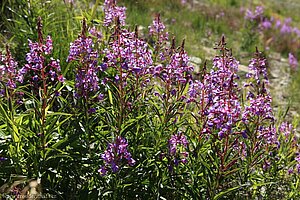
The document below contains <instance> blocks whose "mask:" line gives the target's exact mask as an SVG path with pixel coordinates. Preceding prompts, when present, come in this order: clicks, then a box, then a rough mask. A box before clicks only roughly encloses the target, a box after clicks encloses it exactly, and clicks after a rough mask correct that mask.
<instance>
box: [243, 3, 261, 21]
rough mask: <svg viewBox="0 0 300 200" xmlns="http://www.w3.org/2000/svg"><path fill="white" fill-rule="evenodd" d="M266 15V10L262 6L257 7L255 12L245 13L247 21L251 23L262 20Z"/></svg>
mask: <svg viewBox="0 0 300 200" xmlns="http://www.w3.org/2000/svg"><path fill="white" fill-rule="evenodd" d="M263 14H264V8H263V7H262V6H257V7H256V8H255V11H254V12H252V11H251V10H249V9H247V10H246V13H245V19H248V20H250V21H255V20H257V21H259V20H261V19H262V17H263Z"/></svg>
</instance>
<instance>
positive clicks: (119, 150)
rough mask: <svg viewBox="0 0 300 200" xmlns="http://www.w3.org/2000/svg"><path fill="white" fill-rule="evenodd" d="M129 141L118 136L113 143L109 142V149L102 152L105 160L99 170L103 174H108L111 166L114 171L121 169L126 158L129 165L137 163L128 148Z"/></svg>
mask: <svg viewBox="0 0 300 200" xmlns="http://www.w3.org/2000/svg"><path fill="white" fill-rule="evenodd" d="M127 146H128V143H127V141H126V140H125V139H124V138H122V137H121V136H117V137H116V139H115V141H114V142H113V143H109V144H108V147H107V149H106V150H105V151H104V153H103V154H101V158H102V159H103V160H104V161H105V165H104V166H102V167H101V168H100V169H99V170H98V172H100V174H101V175H102V176H104V175H106V174H107V170H108V169H109V168H110V167H111V170H112V172H113V173H116V172H118V171H119V170H120V166H121V164H122V162H123V161H124V160H126V161H127V163H128V165H130V166H133V165H135V163H136V161H135V160H134V159H133V158H132V157H131V153H130V152H128V150H127ZM109 166H110V167H109Z"/></svg>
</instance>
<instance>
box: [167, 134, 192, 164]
mask: <svg viewBox="0 0 300 200" xmlns="http://www.w3.org/2000/svg"><path fill="white" fill-rule="evenodd" d="M180 147H183V149H184V150H185V149H187V147H188V141H187V139H186V136H185V135H183V134H182V133H181V132H179V133H177V134H175V135H172V136H171V138H170V139H169V155H170V156H171V157H173V158H174V160H173V162H174V164H175V165H176V166H177V165H178V164H179V163H183V164H185V163H187V157H188V155H189V153H188V152H187V151H180Z"/></svg>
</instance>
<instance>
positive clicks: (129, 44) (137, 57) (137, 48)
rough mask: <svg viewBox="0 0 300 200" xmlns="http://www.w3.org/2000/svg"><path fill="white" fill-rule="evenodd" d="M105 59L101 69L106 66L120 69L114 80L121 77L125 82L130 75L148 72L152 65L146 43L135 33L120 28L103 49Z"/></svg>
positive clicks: (150, 54)
mask: <svg viewBox="0 0 300 200" xmlns="http://www.w3.org/2000/svg"><path fill="white" fill-rule="evenodd" d="M104 54H105V56H106V57H105V60H104V63H103V64H102V68H103V70H105V69H106V68H107V67H112V68H115V69H116V70H117V71H118V72H119V71H120V70H119V69H120V68H121V69H122V74H117V76H116V81H118V80H119V79H122V82H123V83H124V84H126V79H127V78H128V77H129V76H130V75H134V76H136V77H141V76H143V75H145V74H148V73H149V67H150V66H152V64H153V61H152V52H151V50H150V49H149V48H148V44H147V43H146V42H145V41H143V40H141V39H139V38H138V36H137V33H135V32H129V31H127V30H120V31H119V32H118V34H117V35H116V36H115V38H114V40H113V41H112V42H111V43H110V44H109V46H108V48H106V49H105V50H104Z"/></svg>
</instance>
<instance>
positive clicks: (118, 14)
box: [103, 0, 126, 26]
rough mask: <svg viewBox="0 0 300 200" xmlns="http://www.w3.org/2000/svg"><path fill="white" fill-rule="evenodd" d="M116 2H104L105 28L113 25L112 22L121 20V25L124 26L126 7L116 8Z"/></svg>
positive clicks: (106, 0) (108, 0)
mask: <svg viewBox="0 0 300 200" xmlns="http://www.w3.org/2000/svg"><path fill="white" fill-rule="evenodd" d="M116 3H117V2H116V0H105V1H104V5H103V8H104V15H105V16H104V26H109V25H111V23H112V22H116V21H117V20H119V23H120V24H121V25H122V26H124V25H125V20H126V7H119V6H116Z"/></svg>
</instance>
